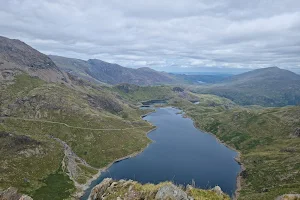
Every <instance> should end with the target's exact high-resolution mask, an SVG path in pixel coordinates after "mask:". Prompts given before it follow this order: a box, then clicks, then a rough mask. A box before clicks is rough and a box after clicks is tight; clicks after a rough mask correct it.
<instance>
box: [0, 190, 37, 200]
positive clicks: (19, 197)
mask: <svg viewBox="0 0 300 200" xmlns="http://www.w3.org/2000/svg"><path fill="white" fill-rule="evenodd" d="M0 200H33V199H32V198H31V197H30V196H27V195H25V194H19V193H18V190H17V189H16V188H13V187H10V188H8V189H7V190H4V191H0Z"/></svg>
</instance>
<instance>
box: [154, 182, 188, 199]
mask: <svg viewBox="0 0 300 200" xmlns="http://www.w3.org/2000/svg"><path fill="white" fill-rule="evenodd" d="M155 199H156V200H165V199H170V200H189V198H188V196H187V194H186V193H185V192H184V191H182V190H181V189H179V188H178V187H176V186H175V185H171V184H169V185H165V186H162V187H161V188H160V189H159V190H158V192H157V193H156V196H155Z"/></svg>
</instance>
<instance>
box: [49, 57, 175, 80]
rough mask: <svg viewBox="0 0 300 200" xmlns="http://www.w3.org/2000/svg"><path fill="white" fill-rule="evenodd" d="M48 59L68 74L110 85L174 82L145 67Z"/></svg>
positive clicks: (96, 61)
mask: <svg viewBox="0 0 300 200" xmlns="http://www.w3.org/2000/svg"><path fill="white" fill-rule="evenodd" d="M49 57H50V58H51V59H52V60H53V62H54V63H55V64H56V65H57V66H58V67H60V68H61V69H62V70H64V71H66V72H68V73H71V74H73V75H76V76H79V77H81V78H85V79H88V80H92V81H98V82H99V81H100V82H104V83H108V84H112V85H115V84H120V83H130V84H136V85H158V84H165V83H174V82H176V80H175V78H174V77H173V76H171V75H169V74H167V73H164V72H158V71H155V70H153V69H150V68H147V67H143V68H138V69H132V68H127V67H123V66H120V65H118V64H112V63H108V62H104V61H102V60H97V59H90V60H88V61H84V60H79V59H74V58H65V57H60V56H53V55H50V56H49Z"/></svg>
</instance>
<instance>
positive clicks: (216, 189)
mask: <svg viewBox="0 0 300 200" xmlns="http://www.w3.org/2000/svg"><path fill="white" fill-rule="evenodd" d="M212 191H214V192H215V193H217V194H218V195H222V194H223V191H222V189H221V188H220V186H215V187H214V188H213V189H212Z"/></svg>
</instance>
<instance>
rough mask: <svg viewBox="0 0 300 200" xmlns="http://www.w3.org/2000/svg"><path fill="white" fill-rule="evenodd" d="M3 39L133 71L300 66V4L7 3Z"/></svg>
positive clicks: (283, 0) (1, 18)
mask: <svg viewBox="0 0 300 200" xmlns="http://www.w3.org/2000/svg"><path fill="white" fill-rule="evenodd" d="M0 5H1V7H0V35H4V36H7V37H10V38H18V39H21V40H23V41H25V42H27V43H28V44H30V45H32V46H33V47H35V48H37V49H38V50H40V51H42V52H44V53H47V54H57V55H62V56H70V57H77V58H81V59H89V58H98V59H103V60H106V61H111V62H115V63H119V64H121V65H125V66H129V67H138V66H149V67H154V68H157V69H158V68H159V69H162V70H168V71H172V70H176V69H177V68H178V69H179V68H180V67H184V68H188V67H191V68H193V69H195V70H197V67H230V68H233V67H235V68H241V67H247V68H256V67H265V66H274V65H277V66H279V67H283V68H297V67H298V68H299V63H300V57H299V52H300V51H299V50H300V37H299V35H300V1H298V0H275V1H270V0H253V1H247V2H246V1H237V0H217V1H214V2H212V1H209V0H203V1H198V0H151V1H140V0H127V1H123V0H89V1H86V0H9V1H7V0H0Z"/></svg>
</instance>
